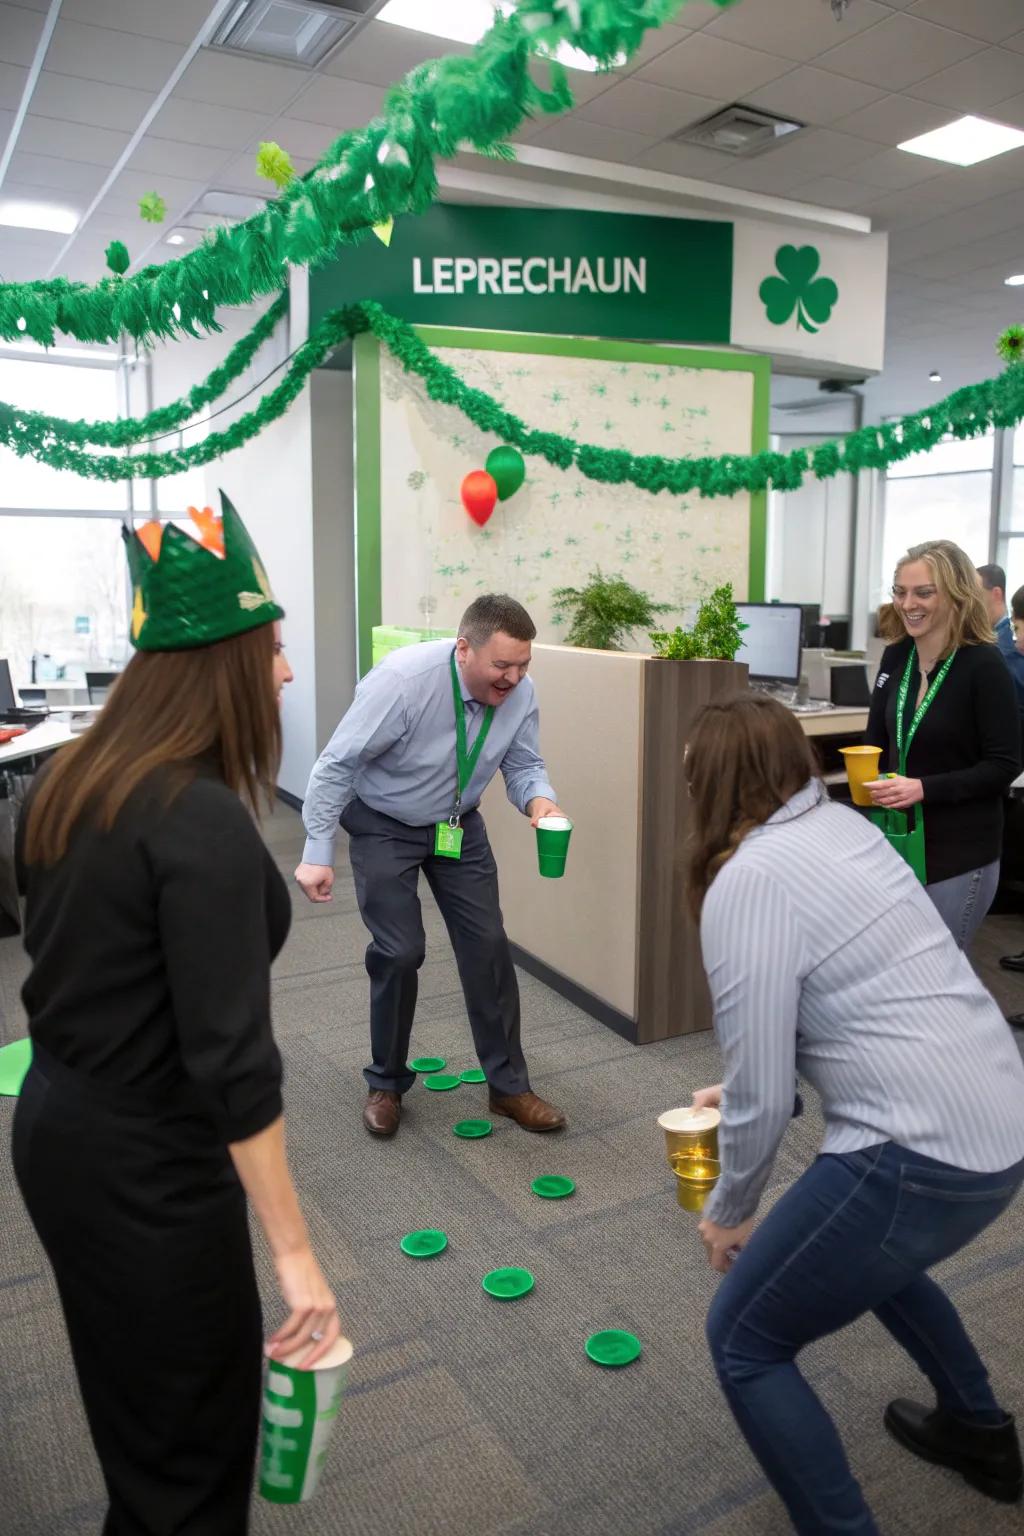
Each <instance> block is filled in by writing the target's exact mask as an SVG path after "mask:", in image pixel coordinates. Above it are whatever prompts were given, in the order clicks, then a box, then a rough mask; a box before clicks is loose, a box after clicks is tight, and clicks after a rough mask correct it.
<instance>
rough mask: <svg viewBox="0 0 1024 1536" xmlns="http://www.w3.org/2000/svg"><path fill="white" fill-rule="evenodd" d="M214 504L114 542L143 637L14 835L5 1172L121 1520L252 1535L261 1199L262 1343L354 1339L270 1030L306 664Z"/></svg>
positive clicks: (308, 1352) (149, 1529)
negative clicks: (26, 1047)
mask: <svg viewBox="0 0 1024 1536" xmlns="http://www.w3.org/2000/svg"><path fill="white" fill-rule="evenodd" d="M222 503H223V517H222V519H217V518H215V516H214V514H213V513H212V512H211V511H209V509H207V510H206V512H205V513H204V514H202V519H203V521H202V524H201V526H202V543H200V542H199V540H198V538H196V539H193V538H191V537H190V536H189V535H188V534H187V533H183V532H182V531H181V530H180V529H179V528H177V527H175V526H174V525H173V524H168V525H167V526H166V527H162V526H161V525H160V524H159V523H149V524H146V525H145V526H144V527H143V528H141V529H140V530H138V532H133V533H130V534H129V533H126V542H127V546H128V549H127V553H128V561H129V566H130V569H131V575H132V584H133V588H134V605H133V608H132V621H131V634H132V641H133V644H134V645H135V647H136V649H137V652H138V654H137V655H135V656H134V657H133V658H132V660H131V662H130V663H129V665H128V666H127V667H126V669H125V671H124V672H123V673H122V675H121V677H120V678H119V680H118V682H117V684H116V686H115V687H114V688H113V689H112V691H111V694H110V698H109V700H108V702H107V704H106V706H105V708H104V710H103V713H102V714H101V715H100V716H99V718H98V719H97V721H96V724H95V725H94V726H93V727H92V729H91V730H90V731H89V732H88V733H87V734H86V735H85V736H82V737H81V738H80V739H79V740H78V741H76V742H74V743H73V744H72V745H71V746H67V747H63V748H61V750H60V752H59V753H58V755H57V757H56V758H55V759H54V761H53V763H52V765H51V766H50V767H49V768H47V769H45V770H44V771H43V773H42V774H41V775H40V776H39V777H38V778H37V779H36V781H35V783H34V785H33V787H32V790H31V791H30V794H29V798H28V801H27V804H26V809H25V812H24V815H23V816H22V818H21V822H20V824H19V829H18V866H19V874H20V878H21V883H22V887H23V889H24V891H25V894H26V898H27V901H26V917H25V947H26V949H27V950H28V953H29V955H30V957H31V960H32V970H31V972H30V974H29V977H28V980H27V982H26V983H25V988H24V1001H25V1007H26V1010H27V1012H28V1018H29V1030H30V1033H31V1036H32V1043H33V1063H32V1066H31V1068H30V1070H29V1073H28V1076H27V1077H26V1079H25V1083H24V1085H23V1088H22V1092H21V1097H20V1098H19V1100H18V1104H17V1109H16V1111H15V1116H14V1134H13V1158H14V1169H15V1174H16V1176H17V1179H18V1183H19V1185H20V1188H21V1192H22V1195H23V1197H24V1200H25V1204H26V1206H27V1207H28V1211H29V1215H30V1216H31V1218H32V1222H33V1225H34V1226H35V1229H36V1231H37V1233H38V1234H39V1238H40V1241H41V1242H42V1244H43V1247H44V1248H45V1249H46V1252H47V1255H48V1257H49V1259H50V1262H51V1264H52V1265H53V1270H54V1274H55V1276H56V1280H57V1288H58V1290H59V1292H60V1298H61V1303H62V1306H63V1309H64V1317H65V1321H66V1323H67V1329H68V1334H69V1337H70V1340H71V1351H72V1355H73V1357H74V1363H75V1369H76V1372H77V1375H78V1382H79V1386H80V1388H81V1392H82V1398H83V1400H84V1403H85V1410H86V1416H87V1418H88V1421H89V1429H90V1431H91V1434H92V1438H93V1442H94V1444H95V1447H96V1452H97V1455H98V1457H99V1461H100V1465H101V1468H102V1471H103V1476H104V1479H105V1482H106V1485H107V1493H108V1496H109V1500H110V1508H109V1513H108V1515H107V1518H106V1522H105V1523H104V1526H103V1530H104V1533H105V1536H166V1533H168V1532H170V1531H174V1532H175V1533H176V1536H212V1533H214V1532H216V1533H217V1536H243V1533H244V1532H245V1531H246V1530H247V1528H248V1508H249V1498H250V1493H251V1487H252V1475H253V1462H254V1458H255V1451H256V1436H257V1431H258V1420H259V1399H260V1379H261V1373H262V1355H263V1326H262V1320H261V1315H260V1299H259V1293H258V1291H257V1288H256V1277H255V1273H254V1270H253V1260H252V1250H251V1247H250V1241H249V1226H248V1220H247V1216H246V1195H248V1197H249V1200H250V1201H251V1202H252V1205H253V1208H254V1210H255V1212H256V1215H257V1216H258V1218H259V1220H260V1222H261V1224H262V1226H263V1229H264V1231H265V1233H266V1235H267V1239H268V1241H269V1245H270V1248H271V1252H272V1254H273V1258H274V1265H275V1269H276V1271H277V1280H278V1285H279V1287H280V1290H281V1295H282V1296H283V1298H284V1300H285V1303H286V1305H287V1307H288V1312H289V1316H288V1318H287V1320H286V1322H285V1323H284V1324H283V1325H282V1327H281V1328H279V1329H278V1331H277V1333H276V1334H275V1335H274V1337H273V1338H272V1339H271V1341H270V1345H269V1352H270V1353H271V1354H273V1355H275V1356H277V1357H281V1356H283V1355H287V1354H289V1353H291V1352H292V1351H301V1352H302V1353H301V1357H300V1360H299V1362H298V1363H300V1364H302V1363H306V1364H311V1363H312V1362H313V1361H315V1360H316V1359H317V1358H319V1357H320V1356H321V1355H322V1354H323V1353H324V1352H325V1351H326V1350H328V1349H329V1348H330V1346H331V1345H332V1344H333V1342H334V1341H335V1339H336V1338H337V1337H338V1330H339V1325H338V1316H337V1311H336V1308H335V1302H334V1297H333V1296H332V1294H331V1291H330V1289H329V1287H328V1285H327V1283H326V1281H325V1279H324V1277H323V1274H322V1273H321V1271H320V1268H319V1266H318V1264H317V1262H316V1259H315V1258H314V1256H313V1252H312V1249H311V1247H310V1243H309V1238H308V1235H307V1232H306V1227H305V1223H304V1222H303V1219H302V1213H301V1211H300V1209H299V1204H298V1200H297V1198H296V1195H295V1190H294V1188H293V1185H292V1181H291V1176H290V1174H289V1172H288V1164H287V1160H286V1156H285V1142H284V1122H283V1120H282V1112H281V1059H280V1056H279V1054H278V1051H277V1047H276V1045H275V1044H274V1039H273V1035H272V1033H271V1027H270V962H271V960H272V958H273V957H274V955H276V954H277V952H278V950H280V948H281V946H282V945H283V943H284V941H285V937H286V935H287V933H288V927H289V922H290V919H291V911H290V904H289V898H288V888H287V886H286V885H285V883H284V881H283V880H282V878H281V876H280V874H279V873H278V871H277V868H276V866H275V864H274V861H273V859H272V858H271V857H270V854H269V853H268V852H267V849H266V847H265V845H264V843H263V840H262V838H261V837H260V835H259V832H258V831H257V829H256V827H255V825H254V824H253V820H252V816H251V815H250V809H251V810H252V811H255V810H256V809H257V807H258V804H259V802H260V800H261V799H262V798H263V796H264V795H265V796H266V798H267V800H268V802H269V803H272V798H273V794H274V786H275V782H276V774H277V765H278V759H279V757H280V751H281V723H280V714H279V710H278V704H279V701H280V692H281V688H282V687H283V685H284V684H285V683H288V682H290V681H291V676H292V674H291V670H290V668H289V666H288V663H287V661H286V660H285V657H284V654H283V650H282V645H281V638H280V625H279V622H278V621H279V620H280V619H281V618H282V616H283V615H282V611H281V609H280V608H279V607H278V606H277V604H276V603H275V602H274V599H273V597H272V596H271V593H270V588H269V586H268V584H267V578H266V576H265V574H264V571H263V567H262V565H261V564H260V561H259V557H258V555H257V553H256V550H255V548H254V547H253V545H252V543H251V541H250V539H249V535H248V533H247V532H246V530H245V528H244V526H243V524H242V522H241V519H240V518H239V517H238V515H237V513H236V512H235V511H234V508H233V507H232V506H231V503H230V502H229V501H228V499H227V497H225V496H222ZM196 521H197V523H199V522H200V514H196ZM243 802H244V803H243ZM247 807H248V809H247Z"/></svg>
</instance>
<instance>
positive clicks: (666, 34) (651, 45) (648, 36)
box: [615, 13, 721, 79]
mask: <svg viewBox="0 0 1024 1536" xmlns="http://www.w3.org/2000/svg"><path fill="white" fill-rule="evenodd" d="M719 14H721V13H719ZM692 35H693V34H692V32H691V31H690V29H689V28H688V26H687V25H686V23H685V22H684V21H682V13H680V18H679V20H678V21H676V22H669V21H666V22H665V23H664V24H663V25H662V26H660V27H651V28H649V29H648V31H646V32H645V33H644V35H643V39H642V41H641V43H640V46H639V48H638V49H637V50H636V52H635V53H632V54H630V56H629V58H628V59H627V61H626V63H625V64H620V65H619V67H618V68H617V69H616V71H615V76H616V79H620V78H621V79H625V77H626V76H627V75H635V74H636V73H637V71H638V70H641V69H643V67H644V65H645V64H650V63H651V61H652V59H656V58H657V57H658V55H659V54H662V53H665V52H666V51H667V50H668V49H669V48H674V47H675V45H676V43H681V42H682V40H683V38H684V37H692Z"/></svg>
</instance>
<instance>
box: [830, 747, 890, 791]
mask: <svg viewBox="0 0 1024 1536" xmlns="http://www.w3.org/2000/svg"><path fill="white" fill-rule="evenodd" d="M839 750H840V752H841V753H842V754H843V758H844V760H845V766H846V777H847V780H848V782H849V785H850V794H851V796H852V797H853V803H854V805H874V803H875V802H874V801H873V800H872V798H871V796H870V794H869V793H868V790H867V788H866V786H867V785H868V784H872V783H874V781H875V780H876V779H877V778H878V760H879V758H880V757H881V755H882V749H881V747H840V748H839Z"/></svg>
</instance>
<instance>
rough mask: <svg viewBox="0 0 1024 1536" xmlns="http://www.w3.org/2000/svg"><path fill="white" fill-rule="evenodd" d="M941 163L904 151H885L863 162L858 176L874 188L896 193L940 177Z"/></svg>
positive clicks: (859, 166)
mask: <svg viewBox="0 0 1024 1536" xmlns="http://www.w3.org/2000/svg"><path fill="white" fill-rule="evenodd" d="M940 170H941V162H940V161H938V160H928V159H925V157H924V156H923V155H908V154H905V153H904V151H903V150H902V149H883V150H882V151H881V153H880V154H877V155H872V156H871V157H870V159H868V160H862V161H861V162H860V163H859V164H858V166H857V175H858V176H859V177H860V179H861V180H862V181H866V182H867V183H868V184H869V186H872V187H884V188H885V189H886V190H887V191H890V192H892V191H895V190H896V189H897V188H899V187H912V186H915V185H916V184H917V183H919V182H922V181H932V180H934V179H935V178H936V177H938V175H939V173H940Z"/></svg>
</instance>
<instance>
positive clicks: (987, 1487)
mask: <svg viewBox="0 0 1024 1536" xmlns="http://www.w3.org/2000/svg"><path fill="white" fill-rule="evenodd" d="M884 1422H885V1427H886V1429H887V1430H888V1431H889V1433H890V1435H892V1437H893V1439H894V1440H898V1441H899V1443H900V1445H902V1446H904V1447H905V1448H906V1449H907V1450H908V1451H912V1452H913V1453H914V1455H915V1456H920V1458H921V1460H922V1461H930V1462H933V1463H935V1464H936V1465H938V1466H940V1467H951V1468H952V1470H953V1471H954V1472H959V1473H960V1476H961V1477H962V1478H964V1480H965V1481H966V1482H968V1483H970V1485H971V1487H972V1488H977V1489H978V1491H979V1493H984V1494H987V1495H988V1497H989V1498H990V1499H999V1500H1000V1501H1001V1502H1002V1503H1004V1504H1016V1503H1018V1502H1019V1501H1020V1499H1021V1497H1022V1496H1024V1464H1022V1462H1021V1457H1020V1443H1019V1441H1018V1439H1017V1428H1016V1425H1015V1424H1014V1421H1013V1416H1012V1414H1009V1413H1008V1414H1007V1415H1006V1418H1005V1419H1004V1421H1003V1423H1002V1424H972V1423H970V1422H969V1421H968V1420H967V1419H957V1418H954V1416H953V1415H952V1414H951V1413H947V1412H946V1410H945V1409H944V1408H925V1407H923V1406H922V1404H920V1403H912V1402H911V1401H910V1400H909V1399H908V1398H905V1397H899V1398H897V1399H896V1401H895V1402H892V1403H890V1404H889V1406H888V1408H887V1409H886V1410H885V1421H884Z"/></svg>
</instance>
